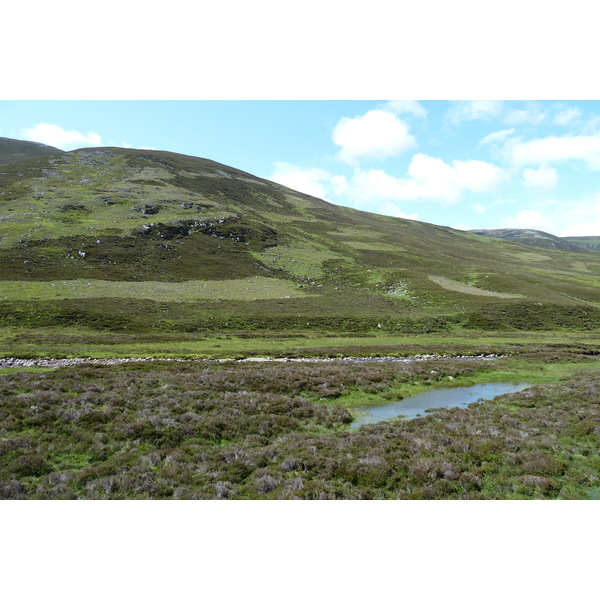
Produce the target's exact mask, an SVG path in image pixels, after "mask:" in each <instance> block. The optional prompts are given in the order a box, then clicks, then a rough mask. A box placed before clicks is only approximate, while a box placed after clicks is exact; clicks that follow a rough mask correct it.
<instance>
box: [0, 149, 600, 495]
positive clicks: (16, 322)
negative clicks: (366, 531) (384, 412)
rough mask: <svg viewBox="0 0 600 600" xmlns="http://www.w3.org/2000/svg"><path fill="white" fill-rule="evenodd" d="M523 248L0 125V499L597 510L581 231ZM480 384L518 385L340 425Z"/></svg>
mask: <svg viewBox="0 0 600 600" xmlns="http://www.w3.org/2000/svg"><path fill="white" fill-rule="evenodd" d="M491 233H492V232H491ZM517 237H519V236H517ZM521 237H523V236H521ZM525 237H526V238H527V239H521V240H519V239H515V236H513V237H512V239H502V238H501V237H490V236H488V235H479V234H476V233H473V232H463V231H457V230H453V229H450V228H447V227H440V226H434V225H430V224H426V223H420V222H416V221H410V220H405V219H397V218H391V217H384V216H381V215H376V214H371V213H367V212H361V211H357V210H353V209H350V208H346V207H341V206H336V205H333V204H329V203H327V202H325V201H324V200H321V199H318V198H314V197H312V196H308V195H306V194H302V193H300V192H297V191H294V190H291V189H288V188H285V187H284V186H281V185H279V184H276V183H273V182H271V181H268V180H265V179H260V178H257V177H254V176H253V175H251V174H248V173H245V172H243V171H239V170H237V169H235V168H232V167H229V166H226V165H222V164H219V163H215V162H213V161H210V160H207V159H202V158H197V157H190V156H183V155H179V154H174V153H170V152H162V151H150V150H134V149H123V148H86V149H82V150H76V151H72V152H63V151H60V150H58V149H56V148H51V147H48V146H43V145H40V144H33V143H30V142H21V141H18V140H9V139H6V138H1V139H0V290H1V293H0V358H5V359H7V358H20V359H29V360H30V361H31V362H30V363H27V364H24V363H21V364H20V366H19V367H18V368H15V367H14V366H11V367H7V366H6V365H7V364H9V363H0V390H1V392H0V398H1V399H0V497H2V498H7V499H25V498H62V499H71V498H96V499H99V498H203V499H204V498H286V499H293V498H302V499H320V498H356V499H372V498H390V499H426V498H427V499H434V498H437V499H442V498H453V499H492V498H518V499H525V498H564V499H569V498H575V499H587V498H595V497H597V495H598V491H599V489H600V483H599V482H598V478H599V477H600V463H599V459H598V454H599V453H598V447H599V444H598V439H599V435H600V412H599V401H600V391H599V387H598V386H599V384H600V379H599V372H598V362H597V361H598V356H599V354H600V348H599V340H600V310H599V309H600V284H599V281H600V280H599V276H600V253H598V252H595V251H594V250H595V249H596V248H597V246H595V244H597V240H595V239H585V240H573V239H569V240H564V242H565V246H564V247H563V246H562V245H561V247H557V245H556V243H555V241H554V240H552V243H549V242H548V239H549V238H550V236H539V235H534V236H533V238H534V239H533V243H532V238H531V236H529V237H527V236H525ZM536 239H538V240H541V242H540V243H538V244H537V245H536V244H535V240H536ZM492 354H493V355H499V356H501V357H500V358H497V359H495V360H484V357H486V356H488V355H492ZM416 355H427V356H428V358H426V359H425V360H419V361H415V362H394V361H391V360H390V361H380V362H369V361H357V360H348V358H350V357H352V358H360V357H363V358H366V357H388V358H392V357H411V356H416ZM459 356H462V357H464V356H471V357H481V358H480V359H475V360H464V359H461V358H457V357H459ZM82 357H88V358H91V359H93V358H97V359H108V358H117V357H121V358H132V359H133V358H139V359H146V358H153V359H154V360H153V361H148V360H146V361H143V360H140V361H132V362H124V363H119V364H91V363H88V364H77V365H73V366H67V367H61V368H57V369H55V368H47V367H41V366H39V364H38V363H36V362H35V361H36V359H38V360H39V359H45V358H82ZM260 357H271V358H279V359H282V360H281V361H278V362H268V361H265V362H261V361H258V360H250V361H249V360H247V359H257V358H260ZM298 358H304V359H306V360H305V361H304V362H298V361H292V360H289V361H286V360H284V359H298ZM161 359H162V360H161ZM167 359H169V360H167ZM175 359H176V360H175ZM242 359H246V360H242ZM310 359H314V360H312V361H311V360H310ZM316 359H321V360H316ZM323 359H328V360H323ZM342 359H345V360H342ZM484 381H528V382H530V383H532V384H534V385H533V387H531V388H529V389H527V390H525V391H523V392H519V393H516V394H511V395H507V396H502V397H500V398H498V399H496V400H494V401H487V402H477V403H475V404H473V405H471V406H470V407H469V408H468V409H451V410H436V411H434V412H432V413H428V414H425V415H424V416H423V417H421V418H418V419H415V420H412V421H403V420H397V421H393V422H386V423H378V424H374V425H366V426H363V427H361V428H359V429H358V430H356V431H350V430H349V429H350V424H351V423H352V421H353V419H354V417H355V416H356V411H357V410H359V409H360V408H361V407H364V406H368V405H369V404H376V403H381V402H387V401H390V402H391V401H394V400H398V399H401V398H403V397H407V396H412V395H414V394H415V393H418V392H419V391H423V390H424V389H430V388H435V387H441V386H464V385H469V384H471V383H478V382H484Z"/></svg>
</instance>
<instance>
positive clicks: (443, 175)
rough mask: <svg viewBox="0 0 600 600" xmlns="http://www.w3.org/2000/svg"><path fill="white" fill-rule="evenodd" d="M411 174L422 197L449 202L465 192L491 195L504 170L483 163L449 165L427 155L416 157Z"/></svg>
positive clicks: (472, 161)
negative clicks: (489, 192)
mask: <svg viewBox="0 0 600 600" xmlns="http://www.w3.org/2000/svg"><path fill="white" fill-rule="evenodd" d="M408 174H409V175H410V176H411V177H412V178H413V180H414V181H415V182H417V184H418V185H419V187H420V195H421V196H422V197H425V198H440V199H445V200H449V201H454V200H458V199H459V198H460V196H461V195H462V192H463V191H464V190H469V191H472V192H487V191H490V190H492V189H494V188H495V187H496V186H497V185H498V184H499V183H500V181H501V180H502V178H503V171H502V169H500V168H499V167H496V166H495V165H492V164H490V163H487V162H484V161H481V160H467V161H462V160H453V161H452V164H451V165H448V164H446V163H445V162H444V161H443V160H442V159H441V158H433V157H431V156H426V155H424V154H416V155H415V156H414V157H413V159H412V161H411V163H410V165H409V167H408Z"/></svg>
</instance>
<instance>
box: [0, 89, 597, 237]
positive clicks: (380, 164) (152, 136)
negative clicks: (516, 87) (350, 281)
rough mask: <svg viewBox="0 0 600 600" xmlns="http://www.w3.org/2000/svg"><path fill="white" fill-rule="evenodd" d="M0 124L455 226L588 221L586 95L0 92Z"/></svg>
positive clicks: (546, 226)
mask: <svg viewBox="0 0 600 600" xmlns="http://www.w3.org/2000/svg"><path fill="white" fill-rule="evenodd" d="M0 136H3V137H12V138H17V139H28V140H33V141H38V142H42V143H46V144H49V145H53V146H56V147H59V148H62V149H65V150H71V149H74V148H79V147H86V146H100V145H102V146H125V147H135V148H154V149H157V150H169V151H173V152H180V153H184V154H191V155H194V156H201V157H205V158H210V159H212V160H216V161H218V162H222V163H225V164H228V165H231V166H233V167H236V168H239V169H242V170H245V171H248V172H250V173H252V174H254V175H257V176H260V177H265V178H268V179H272V180H274V181H277V182H280V183H282V184H285V185H288V186H289V187H292V188H294V189H298V190H300V191H304V192H307V193H311V194H313V195H315V196H318V197H321V198H325V199H326V200H328V201H330V202H333V203H336V204H342V205H345V206H350V207H353V208H358V209H361V210H367V211H370V212H376V213H381V214H386V215H391V216H399V217H405V218H412V219H418V220H421V221H424V222H428V223H435V224H439V225H447V226H450V227H454V228H458V229H470V228H503V227H520V228H534V229H541V230H544V231H548V232H550V233H554V234H556V235H600V102H598V101H581V102H575V101H483V100H476V101H441V100H436V101H412V100H411V101H385V100H381V101H375V100H370V101H349V100H344V101H335V100H325V101H260V100H255V101H241V100H239V101H235V100H232V101H215V100H199V101H151V100H146V101H134V100H130V101H3V102H0Z"/></svg>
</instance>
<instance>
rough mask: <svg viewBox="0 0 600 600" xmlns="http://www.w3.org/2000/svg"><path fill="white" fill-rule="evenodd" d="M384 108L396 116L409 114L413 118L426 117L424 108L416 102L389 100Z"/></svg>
mask: <svg viewBox="0 0 600 600" xmlns="http://www.w3.org/2000/svg"><path fill="white" fill-rule="evenodd" d="M385 107H386V108H388V109H390V110H391V111H393V112H395V113H396V114H398V115H402V114H411V115H414V116H415V117H424V116H426V115H427V111H426V110H425V108H424V106H423V105H422V104H421V103H420V102H418V101H417V100H390V101H389V102H387V103H386V105H385Z"/></svg>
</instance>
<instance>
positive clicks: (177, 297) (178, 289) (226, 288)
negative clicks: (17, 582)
mask: <svg viewBox="0 0 600 600" xmlns="http://www.w3.org/2000/svg"><path fill="white" fill-rule="evenodd" d="M2 294H4V300H25V301H34V300H64V299H79V298H141V299H152V300H155V301H157V302H191V301H195V300H215V299H217V300H229V299H231V300H265V299H268V298H291V297H303V296H306V292H305V291H304V290H301V289H299V288H298V287H297V286H296V285H294V284H293V283H292V282H288V281H285V280H282V279H273V278H268V277H259V276H255V277H252V278H247V279H227V280H224V281H208V280H205V281H183V282H166V281H106V280H101V279H100V280H99V279H69V280H65V281H61V280H55V281H3V282H2Z"/></svg>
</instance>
